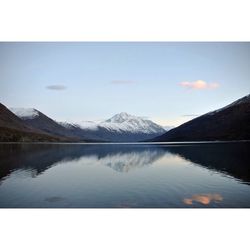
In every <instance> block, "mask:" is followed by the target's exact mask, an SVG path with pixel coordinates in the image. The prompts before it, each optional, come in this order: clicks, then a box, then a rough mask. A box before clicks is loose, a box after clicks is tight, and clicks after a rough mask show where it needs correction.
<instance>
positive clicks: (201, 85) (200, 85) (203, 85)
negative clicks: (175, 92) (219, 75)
mask: <svg viewBox="0 0 250 250" xmlns="http://www.w3.org/2000/svg"><path fill="white" fill-rule="evenodd" d="M179 85H180V86H182V87H184V88H186V89H197V90H203V89H216V88H218V87H219V86H220V85H219V84H218V83H207V82H205V81H202V80H197V81H195V82H181V83H179Z"/></svg>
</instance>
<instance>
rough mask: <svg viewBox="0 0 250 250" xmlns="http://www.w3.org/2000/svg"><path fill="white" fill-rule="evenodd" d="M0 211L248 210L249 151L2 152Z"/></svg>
mask: <svg viewBox="0 0 250 250" xmlns="http://www.w3.org/2000/svg"><path fill="white" fill-rule="evenodd" d="M0 207H11V208H18V207H25V208H31V207H73V208H76V207H80V208H84V207H91V208H99V207H100V208H124V207H125V208H126V207H140V208H179V207H191V208H192V207H202V208H203V207H226V208H227V207H250V144H249V143H223V144H221V143H220V144H218V143H217V144H190V145H181V144H179V145H178V144H177V145H150V144H149V145H145V144H144V145H143V144H112V145H107V144H91V145H86V144H0Z"/></svg>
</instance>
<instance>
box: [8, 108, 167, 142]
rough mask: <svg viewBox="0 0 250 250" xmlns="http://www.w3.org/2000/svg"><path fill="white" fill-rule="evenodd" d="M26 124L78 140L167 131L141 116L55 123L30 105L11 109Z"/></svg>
mask: <svg viewBox="0 0 250 250" xmlns="http://www.w3.org/2000/svg"><path fill="white" fill-rule="evenodd" d="M11 111H12V112H13V113H14V114H16V115H17V116H18V117H19V118H21V119H22V120H23V121H24V122H25V124H26V125H27V126H29V127H32V128H35V129H39V130H41V131H43V132H46V133H49V134H52V135H60V136H66V137H71V138H74V139H79V140H91V141H93V140H94V141H111V142H136V141H143V140H147V139H151V138H153V137H156V136H159V135H162V134H164V133H165V132H166V130H165V129H164V128H163V127H161V126H159V125H157V124H156V123H154V122H152V121H150V120H148V119H144V118H142V117H138V116H134V115H130V114H127V113H125V112H122V113H119V114H116V115H114V116H113V117H111V118H110V119H107V120H101V121H83V122H79V123H68V122H57V121H55V120H53V119H51V118H49V117H48V116H46V115H45V114H43V113H42V112H40V111H38V110H36V109H33V108H28V109H25V108H11Z"/></svg>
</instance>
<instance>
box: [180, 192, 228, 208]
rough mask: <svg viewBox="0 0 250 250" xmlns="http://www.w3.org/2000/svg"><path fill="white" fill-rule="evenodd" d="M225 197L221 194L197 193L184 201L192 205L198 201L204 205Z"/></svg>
mask: <svg viewBox="0 0 250 250" xmlns="http://www.w3.org/2000/svg"><path fill="white" fill-rule="evenodd" d="M222 200H223V198H222V196H221V195H220V194H195V195H193V196H192V197H191V198H185V199H184V200H183V203H184V204H186V205H192V204H193V202H198V203H201V204H203V205H209V204H210V203H211V202H220V201H222Z"/></svg>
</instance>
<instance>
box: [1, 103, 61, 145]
mask: <svg viewBox="0 0 250 250" xmlns="http://www.w3.org/2000/svg"><path fill="white" fill-rule="evenodd" d="M61 139H62V138H58V137H53V136H50V135H48V134H45V133H43V132H42V131H39V130H36V129H32V128H30V127H29V126H27V125H26V124H25V123H24V122H23V121H22V120H21V119H20V118H19V117H17V116H16V115H15V114H13V113H12V112H11V111H10V110H9V109H8V108H6V107H5V106H4V105H3V104H1V103H0V141H1V142H19V141H60V140H61Z"/></svg>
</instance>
